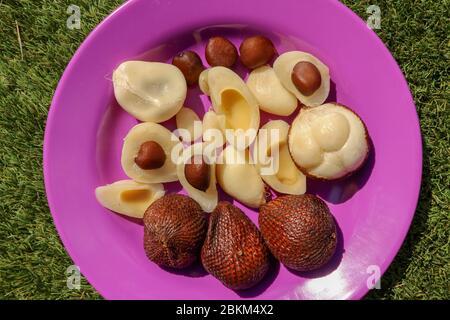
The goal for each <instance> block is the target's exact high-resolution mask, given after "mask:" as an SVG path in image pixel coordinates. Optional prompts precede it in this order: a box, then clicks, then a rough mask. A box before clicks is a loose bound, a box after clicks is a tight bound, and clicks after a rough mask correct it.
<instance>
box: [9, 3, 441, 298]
mask: <svg viewBox="0 0 450 320" xmlns="http://www.w3.org/2000/svg"><path fill="white" fill-rule="evenodd" d="M121 2H122V1H117V0H116V1H111V0H102V1H100V0H97V1H79V0H70V1H55V0H54V1H50V0H47V1H33V0H23V1H17V0H16V1H13V0H0V141H1V142H0V162H1V165H0V170H1V172H0V208H1V210H0V240H1V241H0V298H4V299H96V298H100V296H99V294H98V293H97V292H96V291H95V290H94V289H93V288H92V287H91V286H90V285H89V284H88V283H87V281H86V280H84V279H83V281H82V285H81V289H80V290H69V289H67V287H66V274H65V270H66V268H67V267H68V266H69V265H71V264H72V262H71V260H70V258H69V257H68V256H67V254H66V252H65V251H64V248H63V246H62V245H61V242H60V240H59V238H58V235H57V233H56V231H55V228H54V226H53V223H52V218H51V215H50V213H49V210H48V206H47V202H46V198H45V192H44V186H43V177H42V140H43V132H44V126H45V120H46V117H47V111H48V107H49V104H50V101H51V98H52V95H53V92H54V89H55V87H56V84H57V82H58V80H59V78H60V76H61V74H62V72H63V70H64V68H65V66H66V64H67V63H68V61H69V59H70V58H71V56H72V55H73V53H74V52H75V50H76V49H77V47H78V46H79V44H80V43H81V41H82V40H83V39H84V38H85V37H86V35H87V34H88V33H89V31H91V30H92V28H93V27H94V26H95V25H96V24H98V23H99V22H100V21H101V20H102V19H103V18H104V17H105V16H106V15H107V14H108V13H109V12H111V11H112V10H113V9H114V8H115V7H116V6H117V5H119V4H120V3H121ZM344 2H345V3H346V4H347V5H348V6H350V7H351V8H352V9H353V10H354V11H355V12H356V13H358V14H359V15H360V16H361V17H362V18H363V19H364V20H366V19H367V17H368V14H367V13H366V8H367V6H368V5H369V4H377V5H379V6H380V8H381V14H382V21H381V29H380V30H377V33H378V34H379V36H380V37H381V38H382V39H383V41H384V42H385V43H386V44H387V46H388V47H389V49H390V50H391V52H392V53H393V55H394V57H395V58H396V59H397V61H398V63H399V64H400V66H401V68H402V70H403V72H404V74H405V75H406V78H407V80H408V82H409V84H410V88H411V90H412V92H413V96H414V99H415V102H416V106H417V110H418V113H419V115H420V119H421V128H422V133H423V137H424V176H423V185H422V191H421V196H420V202H419V206H418V208H417V212H416V215H415V218H414V221H413V224H412V226H411V229H410V232H409V234H408V236H407V238H406V241H405V243H404V244H403V246H402V248H401V250H400V252H399V254H398V255H397V257H396V259H395V261H394V262H393V264H392V265H391V267H390V268H389V269H388V271H387V272H386V274H385V275H384V277H383V278H382V281H381V287H382V288H381V290H374V291H372V292H371V293H369V295H368V296H367V298H369V299H449V298H450V287H449V283H450V282H449V279H450V255H449V247H450V243H449V242H450V241H449V230H450V223H449V222H450V219H449V218H450V190H449V186H450V177H449V172H450V168H449V163H450V162H449V158H450V144H449V142H450V108H449V100H450V91H449V54H450V50H449V44H450V42H449V34H450V32H449V31H450V23H449V12H450V2H449V1H448V0H441V1H426V0H423V1H418V0H416V1H414V0H397V1H379V0H378V1H377V0H373V1H354V2H353V1H344ZM71 3H73V4H76V5H78V6H80V7H81V12H82V24H81V29H80V30H76V29H75V30H68V29H67V28H66V19H67V17H68V14H67V13H66V10H67V7H68V5H69V4H71ZM16 24H17V26H18V28H19V33H20V38H21V41H20V43H21V45H22V53H23V58H22V53H21V49H20V45H19V41H18V36H17V31H16Z"/></svg>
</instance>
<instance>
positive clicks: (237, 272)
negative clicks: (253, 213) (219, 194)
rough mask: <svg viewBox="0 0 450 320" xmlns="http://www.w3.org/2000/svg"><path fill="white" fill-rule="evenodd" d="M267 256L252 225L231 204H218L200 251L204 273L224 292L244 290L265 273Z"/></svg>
mask: <svg viewBox="0 0 450 320" xmlns="http://www.w3.org/2000/svg"><path fill="white" fill-rule="evenodd" d="M269 255H270V253H269V250H268V249H267V247H266V245H265V244H264V240H263V238H262V236H261V233H260V232H259V230H258V228H257V227H256V226H255V224H254V223H253V222H252V221H251V220H250V219H249V218H248V217H247V216H246V215H245V214H244V213H243V212H242V211H241V210H240V209H239V208H237V207H235V206H234V205H232V204H231V203H229V202H226V201H221V202H219V204H218V205H217V207H216V209H215V210H214V211H213V212H212V213H211V216H210V218H209V227H208V233H207V235H206V240H205V243H204V244H203V248H202V251H201V259H202V263H203V266H204V267H205V269H206V271H208V272H209V273H211V274H212V275H213V276H214V277H216V278H217V279H219V280H220V281H221V282H222V283H223V284H224V285H225V286H227V287H228V288H231V289H234V290H242V289H248V288H250V287H253V286H254V285H255V284H257V283H258V282H259V281H261V279H262V278H263V277H264V276H265V274H266V273H267V270H268V268H269V263H270V262H269Z"/></svg>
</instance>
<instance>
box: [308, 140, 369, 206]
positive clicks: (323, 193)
mask: <svg viewBox="0 0 450 320" xmlns="http://www.w3.org/2000/svg"><path fill="white" fill-rule="evenodd" d="M369 145H370V152H369V155H368V159H367V161H366V163H365V164H364V165H363V167H362V168H360V169H359V170H358V171H357V172H355V173H354V174H352V175H351V176H349V177H346V178H343V179H340V180H336V181H333V183H330V182H329V181H322V180H314V179H308V181H307V186H308V187H307V189H308V193H311V194H315V195H317V196H319V197H321V198H322V199H324V200H325V201H328V202H330V203H334V204H339V203H343V202H346V201H347V200H349V199H350V198H352V197H353V196H354V195H355V193H356V192H358V191H359V190H360V189H362V188H363V187H364V185H365V184H366V183H367V181H368V180H369V177H370V175H371V173H372V170H373V167H374V166H375V159H376V154H375V147H374V146H373V143H372V141H370V142H369Z"/></svg>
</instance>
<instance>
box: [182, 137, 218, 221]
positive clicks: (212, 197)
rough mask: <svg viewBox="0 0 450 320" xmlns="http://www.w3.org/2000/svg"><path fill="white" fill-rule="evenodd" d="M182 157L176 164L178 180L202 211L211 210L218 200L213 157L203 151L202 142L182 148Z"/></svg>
mask: <svg viewBox="0 0 450 320" xmlns="http://www.w3.org/2000/svg"><path fill="white" fill-rule="evenodd" d="M182 159H183V160H182V161H180V163H179V164H178V166H177V174H178V180H180V183H181V185H182V186H183V188H184V189H185V190H186V192H187V193H188V194H189V196H190V197H191V198H192V199H194V200H195V201H197V203H198V204H199V205H200V206H201V207H202V209H203V211H205V212H211V211H213V210H214V208H215V207H216V205H217V201H218V195H217V187H216V165H215V163H214V159H211V158H209V157H208V155H206V154H205V153H204V145H203V144H202V143H196V144H193V145H191V146H189V147H188V148H186V149H184V150H183V156H182Z"/></svg>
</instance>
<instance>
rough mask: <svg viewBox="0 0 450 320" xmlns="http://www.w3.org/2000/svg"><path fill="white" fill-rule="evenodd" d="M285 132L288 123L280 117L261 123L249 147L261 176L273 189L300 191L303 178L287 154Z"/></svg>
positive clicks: (297, 192)
mask: <svg viewBox="0 0 450 320" xmlns="http://www.w3.org/2000/svg"><path fill="white" fill-rule="evenodd" d="M288 132H289V125H288V124H287V123H286V122H285V121H282V120H272V121H269V122H268V123H266V124H265V125H264V126H262V127H261V129H260V131H259V134H258V138H257V143H256V147H255V148H254V149H253V159H254V160H255V162H256V167H257V169H258V170H259V173H260V175H261V178H262V179H263V180H264V182H266V183H267V184H268V185H269V186H270V187H272V188H273V189H274V190H275V191H278V192H281V193H286V194H303V193H305V191H306V177H305V175H304V174H303V173H302V172H301V171H300V170H299V169H298V168H297V167H296V165H295V163H294V162H293V161H292V158H291V155H290V154H289V148H288V145H287V140H288Z"/></svg>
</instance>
